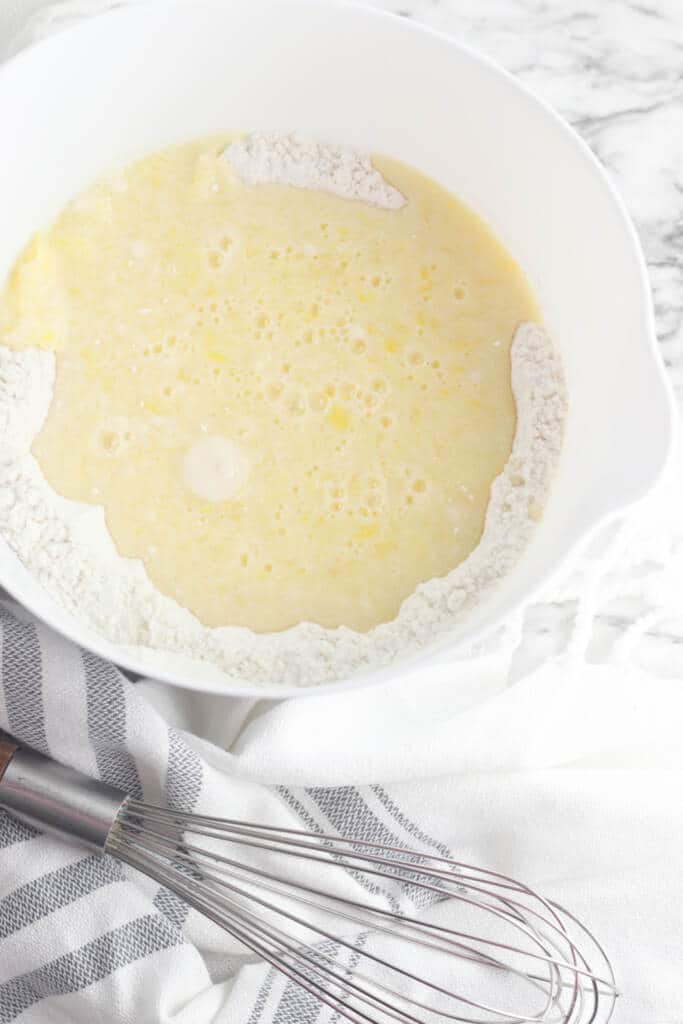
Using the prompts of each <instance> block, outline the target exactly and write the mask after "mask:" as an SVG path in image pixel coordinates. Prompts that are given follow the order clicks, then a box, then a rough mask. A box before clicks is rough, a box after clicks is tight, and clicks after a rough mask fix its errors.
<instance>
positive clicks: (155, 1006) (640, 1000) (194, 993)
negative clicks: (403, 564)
mask: <svg viewBox="0 0 683 1024" xmlns="http://www.w3.org/2000/svg"><path fill="white" fill-rule="evenodd" d="M0 680H1V683H2V685H1V686H0V727H1V728H4V729H6V730H7V731H9V732H11V733H13V734H14V735H15V736H17V737H18V738H20V739H21V740H23V741H24V742H26V743H27V744H30V745H31V746H33V747H35V748H36V749H37V750H40V751H43V752H45V753H49V754H50V755H51V756H52V757H54V758H56V759H58V760H60V761H62V762H64V763H66V764H71V765H73V766H74V767H76V768H78V769H80V770H81V771H84V772H86V773H88V774H89V775H91V776H93V777H95V778H99V779H103V780H104V781H106V782H109V783H112V784H113V785H115V786H118V787H121V788H123V789H125V790H126V791H127V792H129V793H132V794H134V795H135V796H144V797H145V798H146V799H147V800H148V801H150V802H161V803H166V804H168V805H170V806H171V807H174V808H178V809H182V810H186V811H197V812H200V813H206V814H217V815H222V816H225V817H235V818H243V819H246V820H251V821H262V822H264V823H269V824H274V825H279V826H284V827H287V826H289V827H299V828H301V827H304V828H308V829H311V830H314V831H321V830H322V831H330V830H332V829H336V830H338V831H340V832H342V833H345V832H346V833H348V832H353V833H354V834H356V835H359V836H361V837H363V838H364V839H368V840H371V841H372V840H376V841H380V842H387V843H390V844H392V845H410V846H412V847H416V848H418V849H420V850H423V851H426V852H437V853H441V854H444V855H448V853H449V851H451V850H452V851H453V853H454V854H456V855H457V857H458V859H461V860H465V861H467V862H470V863H475V864H479V865H481V866H483V867H488V868H492V869H494V870H499V871H503V872H507V873H509V874H512V875H514V876H516V877H518V878H521V879H523V880H525V881H528V882H529V883H530V884H533V885H534V886H535V887H537V888H539V889H540V890H541V891H543V892H545V893H547V894H549V895H551V896H553V897H555V898H557V899H558V900H559V901H560V902H562V903H564V904H565V905H566V906H569V907H570V908H571V909H572V910H573V911H575V912H576V913H577V914H578V915H580V916H581V917H582V918H584V919H586V920H587V921H588V922H590V924H591V925H592V926H593V928H594V929H595V931H596V933H597V934H598V935H600V937H601V939H603V940H604V943H605V945H606V947H607V948H608V949H609V951H610V953H611V955H612V957H613V960H614V964H615V968H616V970H617V973H618V976H619V977H620V978H621V979H622V980H623V982H624V988H625V994H624V996H623V997H622V999H621V1004H620V1013H621V1017H620V1022H621V1024H655V1022H657V1024H659V1022H660V1021H662V1020H669V1019H670V1020H671V1021H679V1020H680V1019H681V1018H680V1016H678V1017H677V1016H676V1014H677V1013H678V1009H677V1008H678V1006H679V991H680V977H679V975H680V962H681V955H682V954H683V933H682V931H681V928H682V925H681V921H683V890H682V889H681V886H680V870H681V864H682V863H683V804H682V803H681V800H680V792H681V783H682V782H683V754H682V753H681V747H680V740H679V724H680V721H681V719H682V715H683V688H681V687H680V684H678V683H674V682H672V681H670V682H669V683H667V682H666V681H665V680H656V679H654V678H650V679H645V677H644V676H642V675H640V674H634V673H632V672H631V673H630V672H628V671H626V670H619V671H618V672H617V671H614V672H612V671H611V670H609V669H606V668H605V667H599V666H595V667H594V669H593V670H588V669H587V670H586V671H585V673H584V674H582V675H581V677H576V676H574V675H572V674H571V673H570V674H568V673H567V672H565V671H562V670H558V669H556V668H552V667H546V668H545V669H543V670H539V671H537V672H535V673H532V674H531V675H530V676H529V677H528V678H527V679H526V680H524V681H523V682H522V683H520V684H518V685H517V686H516V687H514V688H512V689H504V690H502V691H501V692H499V693H498V694H496V695H495V696H492V697H491V698H490V699H489V700H488V701H484V702H478V703H476V704H473V705H472V706H470V707H467V706H463V705H462V701H461V700H460V701H459V700H458V697H457V696H456V694H455V693H454V685H453V684H454V680H453V669H452V667H448V666H445V667H444V668H443V669H442V670H441V671H440V672H436V673H435V674H434V675H433V677H431V678H430V679H429V680H427V679H421V678H417V677H408V679H407V680H401V681H398V680H397V681H396V682H395V683H394V684H391V685H387V686H384V687H378V688H376V689H372V690H369V689H364V690H360V691H355V692H350V693H344V694H335V695H331V696H318V697H313V698H301V699H299V700H291V701H285V702H280V703H276V702H263V703H262V704H257V705H249V706H247V705H246V703H245V702H244V701H237V700H230V699H229V698H226V699H221V698H217V697H208V696H207V697H202V695H200V694H187V693H184V692H183V691H178V690H176V691H173V690H172V689H171V688H169V687H163V686H161V685H160V684H155V683H152V682H149V681H144V680H141V681H138V682H131V681H130V680H129V679H127V678H126V677H125V676H124V675H123V674H122V673H121V672H120V671H119V670H118V669H117V668H115V667H114V666H112V665H110V664H107V663H106V662H103V661H101V660H100V659H99V658H97V657H95V656H94V655H92V654H90V653H88V652H86V651H83V650H81V649H79V648H78V647H76V646H74V645H73V644H71V643H70V642H68V641H66V640H65V639H63V638H62V637H60V636H58V635H57V634H55V633H53V632H52V631H51V630H50V629H48V628H47V627H46V626H44V625H43V624H41V623H40V622H36V621H34V620H33V619H31V617H30V616H29V615H28V614H27V613H26V612H25V611H23V610H21V609H20V608H18V607H17V606H15V605H12V604H11V603H10V602H8V601H5V603H3V604H0ZM460 681H462V682H463V683H467V679H465V678H463V679H462V680H459V682H460ZM470 682H471V681H470ZM459 689H460V687H459V686H458V687H457V690H459ZM465 690H467V686H465ZM588 709H590V714H587V710H588ZM181 726H184V728H181ZM189 728H192V729H193V730H196V731H198V732H201V733H202V734H203V735H204V736H206V735H207V734H209V733H210V732H211V731H213V734H214V738H217V737H218V734H219V732H220V731H222V733H223V735H224V737H231V739H230V740H229V748H230V749H229V750H226V749H225V747H224V746H221V745H219V744H217V743H214V742H210V741H208V740H206V739H200V738H198V736H197V735H193V733H192V732H190V731H188V730H189ZM276 781H277V782H278V784H277V785H274V784H271V783H274V782H276ZM330 783H334V785H331V784H330ZM358 884H359V882H358V880H357V879H355V878H353V877H351V876H349V877H348V885H349V887H350V888H349V892H350V894H351V895H353V891H354V887H355V886H357V885H358ZM384 895H385V897H386V898H387V900H388V904H387V905H390V904H391V898H392V894H391V893H390V892H385V893H384ZM636 920H637V921H638V928H637V933H638V938H637V941H635V940H634V935H635V932H634V928H635V925H634V922H635V921H636ZM665 947H666V949H668V950H669V951H670V952H669V953H668V954H667V955H664V954H663V953H662V952H661V951H662V950H663V949H664V948H665ZM332 952H333V953H334V955H335V956H336V957H337V962H338V964H339V966H340V967H341V968H343V969H352V968H353V954H352V953H350V952H349V951H348V950H344V949H339V948H338V947H336V948H332ZM481 995H482V996H484V995H485V993H481ZM674 1011H675V1012H674ZM667 1013H669V1017H667V1016H666V1014H667ZM333 1019H334V1018H333V1017H332V1015H331V1013H330V1012H328V1010H327V1009H325V1008H321V1007H320V1006H318V1005H317V1004H316V1002H315V1001H314V999H313V998H312V997H311V996H310V995H308V994H307V993H306V992H304V991H303V990H301V989H299V988H298V987H297V986H296V985H295V984H293V983H292V982H289V981H287V980H286V979H285V978H284V977H281V976H280V975H278V974H276V973H275V972H274V971H273V970H272V969H271V968H269V966H268V965H267V964H264V963H262V962H260V961H259V960H258V958H257V957H255V956H253V955H252V954H250V953H248V952H247V951H245V949H244V948H242V947H240V946H239V944H238V943H236V942H235V941H233V940H231V939H230V938H229V937H228V936H227V935H226V934H224V933H222V932H220V931H219V930H218V929H217V928H216V927H215V926H214V925H212V924H210V923H208V922H206V921H205V920H204V919H203V918H202V917H201V916H200V915H199V914H197V913H196V912H195V911H189V912H188V911H187V909H186V907H185V906H184V905H183V903H182V902H181V901H180V900H179V899H178V898H177V897H175V896H174V895H173V894H171V893H170V892H168V891H167V890H165V889H163V888H160V887H159V886H158V885H156V884H154V883H152V882H150V881H148V880H146V879H144V878H143V877H142V876H140V875H138V874H136V873H135V872H134V871H132V870H130V869H127V868H123V867H121V866H120V865H119V864H117V863H116V862H114V861H113V860H111V859H110V858H108V857H103V856H98V855H96V854H93V853H90V852H87V851H85V850H84V849H82V848H79V847H78V846H76V845H75V844H71V843H69V842H66V841H61V840H59V839H57V838H55V837H51V836H48V835H43V834H39V833H38V832H36V831H35V830H34V829H32V828H29V827H27V826H26V825H24V824H22V823H20V822H18V821H17V820H15V819H13V818H12V817H10V816H9V815H8V814H6V813H4V812H0V1024H5V1022H9V1021H14V1020H17V1021H19V1022H20V1024H22V1022H23V1024H27V1022H31V1024H33V1022H35V1024H53V1022H54V1024H57V1022H64V1021H69V1022H76V1024H80V1022H83V1024H92V1022H94V1021H97V1022H98V1024H109V1022H111V1024H114V1022H130V1024H133V1022H135V1024H147V1022H149V1024H157V1022H161V1024H171V1022H173V1024H218V1022H222V1024H331V1021H332V1020H333Z"/></svg>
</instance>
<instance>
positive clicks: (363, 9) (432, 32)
mask: <svg viewBox="0 0 683 1024" xmlns="http://www.w3.org/2000/svg"><path fill="white" fill-rule="evenodd" d="M248 6H249V11H250V13H251V12H252V11H255V10H258V9H259V8H260V9H261V10H268V9H271V10H272V9H274V8H277V9H278V10H279V11H280V12H281V11H282V10H283V9H285V10H286V9H287V8H289V9H291V10H292V11H297V12H299V13H301V12H305V11H306V10H311V9H318V10H320V9H322V10H330V9H337V10H341V11H351V12H353V13H355V14H357V15H359V16H360V17H364V18H367V19H373V20H375V21H376V22H378V23H383V22H384V23H388V22H391V23H393V24H394V25H396V24H400V25H401V26H402V29H403V30H404V31H407V32H410V33H414V34H415V35H422V36H423V37H428V38H432V39H435V40H438V41H439V42H440V43H442V44H446V45H447V46H448V47H450V48H451V49H452V50H453V51H457V52H459V53H460V54H461V55H463V56H464V57H466V58H467V59H469V60H470V61H472V62H473V63H474V64H477V65H479V66H480V67H483V68H485V69H486V70H487V71H488V72H489V73H491V74H493V75H496V76H497V77H498V78H499V79H501V80H502V81H503V82H504V83H505V84H506V86H507V87H509V88H511V89H514V90H515V91H516V92H517V94H518V95H519V96H520V98H522V99H523V100H524V101H525V102H526V103H527V104H529V105H531V106H533V107H535V108H536V109H537V110H538V109H540V110H541V111H542V112H543V113H544V114H545V116H546V117H547V118H548V119H549V120H551V121H552V122H553V123H554V125H555V127H556V128H557V129H559V130H560V131H561V132H562V133H563V134H564V136H565V137H566V138H567V139H568V140H569V141H570V142H571V144H572V145H573V146H574V147H575V148H576V149H577V150H578V151H579V152H580V153H581V154H582V155H583V157H584V160H585V161H586V164H587V166H589V167H590V169H591V171H592V172H593V174H594V175H595V176H596V177H597V178H598V179H599V181H600V183H601V185H602V186H603V188H604V190H605V191H606V193H607V195H608V197H609V199H610V200H611V202H612V203H613V204H614V206H615V209H616V212H617V214H618V216H619V220H620V222H621V224H622V227H623V228H624V230H625V235H626V238H627V239H628V241H629V242H630V246H631V249H632V255H633V256H634V257H635V260H636V265H637V267H638V271H639V278H640V285H641V290H642V294H643V300H644V313H645V320H646V324H645V327H646V330H645V332H644V333H646V334H647V339H646V340H645V339H644V342H645V345H646V347H647V349H648V351H649V352H650V355H651V356H652V358H653V360H654V363H655V365H656V368H657V375H658V377H659V380H660V384H661V387H662V394H663V397H664V400H665V402H666V406H667V408H666V413H667V416H666V419H667V427H668V429H667V436H666V441H665V443H664V444H663V445H662V449H661V452H660V454H659V460H658V461H656V460H655V459H653V466H652V471H651V474H650V478H649V480H646V481H644V482H643V483H641V485H640V492H639V493H638V492H637V491H636V492H635V493H632V494H631V496H630V497H629V498H626V499H621V500H620V501H619V502H618V504H616V505H615V506H614V507H613V508H611V509H608V510H606V511H605V512H603V513H602V514H601V515H599V516H597V517H596V519H595V520H594V521H593V522H592V523H590V524H588V525H586V526H584V527H583V529H582V530H581V531H580V532H579V533H578V534H577V537H576V538H575V540H574V541H573V543H571V544H569V545H568V546H567V548H566V549H565V550H564V552H563V554H562V555H561V557H560V558H559V559H558V561H557V563H556V564H555V566H554V568H552V569H551V570H550V571H549V572H548V573H547V574H546V575H545V576H544V577H543V578H542V579H541V580H538V581H537V582H536V583H533V584H531V585H529V587H528V588H527V590H526V592H525V593H524V595H523V596H522V597H521V598H520V599H519V600H518V601H517V603H516V606H515V608H514V609H511V610H507V611H502V612H501V615H500V619H499V621H498V622H497V623H496V622H493V623H492V622H490V621H488V622H483V623H480V624H478V625H475V626H473V627H472V629H471V630H469V631H468V632H466V633H465V634H464V635H462V636H455V637H451V638H450V639H449V634H448V633H445V634H443V636H441V637H439V638H438V639H437V640H436V641H435V643H433V644H432V645H430V646H428V647H427V648H425V649H424V650H422V651H416V652H411V653H409V654H407V655H406V656H401V657H399V658H397V659H395V660H393V661H392V662H390V663H388V664H387V665H383V666H380V667H378V668H376V669H368V670H367V671H362V672H356V673H354V674H353V675H351V676H348V677H346V678H344V679H340V680H335V681H333V682H321V683H316V684H312V685H310V686H280V685H272V686H259V685H256V684H247V683H245V682H243V681H241V680H240V679H239V678H238V677H233V676H230V675H229V674H228V673H223V678H222V679H198V680H194V679H192V677H191V676H190V675H189V673H188V672H183V673H182V678H181V673H180V672H179V671H175V670H166V669H163V668H159V667H157V666H152V665H147V666H146V665H145V663H144V662H145V658H144V656H141V657H140V658H137V657H136V656H135V654H133V653H130V652H129V651H128V650H127V649H126V648H125V647H123V646H119V645H117V644H115V643H113V642H112V641H109V640H107V639H106V637H103V636H102V637H99V636H97V635H95V636H94V637H93V638H92V639H91V638H90V637H89V638H88V640H87V642H84V640H83V638H82V637H80V636H77V635H76V633H77V632H78V630H79V627H80V628H86V629H88V632H90V628H89V627H87V626H86V625H85V624H84V623H81V624H79V623H78V622H77V621H76V617H75V616H73V618H74V624H73V627H71V625H69V627H68V628H62V626H59V627H56V626H55V625H54V623H53V622H51V621H50V618H49V616H48V615H47V613H44V612H40V611H36V610H35V609H34V608H33V607H32V602H31V601H30V600H29V601H24V600H19V598H16V597H15V600H17V601H18V602H19V603H20V604H21V605H22V606H23V607H25V608H26V609H27V610H28V611H29V612H30V613H31V614H32V615H34V616H36V618H38V619H39V620H40V621H42V622H43V623H44V624H45V625H47V626H48V627H49V628H51V629H55V630H56V631H57V632H58V633H60V634H61V635H62V636H64V637H65V638H66V639H68V640H69V641H71V642H72V643H75V644H77V645H78V646H79V647H84V648H86V649H87V650H89V651H91V652H92V653H94V654H96V655H97V656H98V657H101V658H103V659H105V660H106V661H109V662H112V663H113V664H115V665H117V666H118V667H119V668H121V669H124V670H125V671H127V672H129V673H131V674H133V675H135V676H138V677H143V678H149V679H151V680H153V681H155V682H161V683H164V684H165V685H169V686H175V687H179V688H181V689H185V690H191V691H196V692H199V693H207V694H212V695H221V696H224V697H240V698H245V697H246V698H251V699H263V700H272V699H281V700H284V699H291V698H298V697H323V696H327V695H333V694H339V693H344V692H349V691H351V690H356V689H365V688H367V687H371V686H378V685H381V684H383V683H390V682H391V681H392V679H394V678H397V677H398V676H399V675H402V676H405V675H409V674H413V673H416V672H418V671H419V670H420V669H424V670H429V668H431V667H433V666H434V665H436V664H438V663H441V664H443V662H444V660H446V659H444V654H445V652H446V651H447V652H448V659H447V660H448V661H453V662H454V663H456V664H457V662H458V660H460V659H462V658H463V657H466V649H467V648H469V647H471V646H472V645H473V644H475V643H477V642H480V641H481V640H482V639H483V638H484V637H485V636H486V635H490V634H491V633H492V632H493V631H494V630H495V629H496V627H500V626H501V625H502V624H503V623H504V622H506V621H508V620H509V619H510V618H511V617H512V616H513V615H515V614H518V613H519V612H520V611H521V610H522V609H523V608H525V607H528V606H529V605H530V604H532V603H533V602H534V601H535V600H536V599H537V598H538V596H539V595H540V594H541V592H544V591H545V590H547V589H548V588H549V587H551V586H552V585H553V584H554V583H555V582H556V581H557V579H559V578H560V577H561V576H563V575H564V574H565V573H566V570H567V566H568V565H569V564H570V563H571V562H572V561H573V560H574V559H575V558H576V556H577V555H578V553H579V552H580V551H581V550H583V549H585V548H586V547H587V546H588V545H589V544H590V542H591V540H592V539H593V538H594V537H595V536H596V534H597V533H599V532H600V531H601V530H602V529H603V528H604V527H605V526H606V525H607V524H609V523H611V522H614V521H615V520H617V519H619V518H620V517H621V516H622V515H623V514H624V513H625V512H626V511H627V510H628V509H630V508H632V507H634V506H635V505H637V504H639V502H640V501H642V499H643V498H644V497H645V496H646V495H647V494H648V493H649V492H650V491H651V490H653V489H654V488H655V487H656V486H657V484H658V483H659V481H660V480H661V478H662V477H663V476H664V474H665V472H666V470H667V467H668V465H669V463H670V462H671V460H672V455H673V451H674V445H675V438H676V433H677V422H678V419H677V412H676V404H675V398H674V392H673V387H672V384H671V381H670V379H669V376H668V374H667V373H666V370H665V367H664V363H663V359H662V356H661V352H660V350H659V348H658V343H657V334H656V326H655V319H654V309H653V303H652V294H651V288H650V280H649V275H648V271H647V265H646V262H645V256H644V253H643V250H642V246H641V244H640V239H639V237H638V234H637V231H636V229H635V226H634V224H633V221H632V219H631V216H630V214H629V212H628V210H627V207H626V203H625V201H624V199H623V198H622V196H621V194H620V193H619V192H618V191H617V189H616V187H615V185H614V184H613V183H612V181H611V179H610V177H609V175H608V173H607V171H606V169H605V167H604V166H603V165H602V164H601V162H600V161H599V160H598V158H597V156H596V155H595V154H594V153H593V151H592V149H591V148H590V146H589V145H588V143H587V142H586V141H585V140H584V139H583V138H582V137H581V136H580V135H579V133H578V132H577V131H576V129H575V128H573V127H572V126H571V125H570V124H569V122H568V121H566V120H565V119H564V118H563V117H562V116H561V115H560V114H559V113H558V112H557V111H556V110H555V109H554V107H552V106H551V104H550V103H549V102H548V101H547V100H544V99H543V98H541V97H539V96H537V95H536V93H535V92H534V91H533V90H532V89H530V88H529V87H528V86H527V85H525V84H524V83H523V82H521V81H520V80H519V79H518V78H517V77H516V76H515V75H514V74H513V73H512V72H510V71H508V70H507V69H506V68H504V67H503V66H502V65H501V64H499V63H498V62H497V61H496V60H494V59H493V58H491V57H489V56H487V55H486V54H484V53H481V52H480V51H479V50H477V49H475V48H474V47H472V46H470V45H469V44H468V43H464V42H462V41H461V40H460V39H459V38H458V37H457V36H455V35H451V34H449V33H448V32H445V31H441V30H439V29H436V28H432V27H431V26H429V25H425V24H423V23H421V22H418V21H415V20H414V19H413V18H407V17H403V16H401V15H398V14H395V13H393V12H391V11H385V10H380V9H378V8H375V7H368V6H366V5H365V4H363V3H360V2H357V0H249V5H248ZM150 7H151V4H150V3H149V2H141V3H133V4H125V3H123V4H117V5H116V6H114V7H111V8H109V9H107V10H104V11H96V12H93V13H89V14H85V15H83V16H82V17H81V18H79V19H78V20H77V21H76V22H69V23H67V24H66V25H64V26H58V27H57V28H56V30H55V31H54V32H53V33H51V34H50V35H48V36H45V37H42V38H40V39H36V40H34V41H32V42H29V43H28V44H27V45H26V46H24V47H23V48H22V49H20V50H19V51H18V52H16V53H14V54H12V55H11V56H10V57H8V58H7V59H6V60H5V61H3V62H2V63H1V64H0V86H1V85H2V82H3V79H4V78H5V76H6V74H7V72H8V71H9V70H11V68H12V67H13V66H14V65H16V64H18V63H20V62H22V61H24V60H28V59H35V53H36V51H39V50H40V49H41V48H43V47H49V46H54V45H57V43H56V40H58V39H59V37H63V36H65V35H68V34H72V33H77V32H78V31H79V29H82V28H83V27H84V26H85V25H87V24H88V23H90V22H92V21H94V20H98V21H101V20H104V19H119V18H131V17H133V18H134V17H136V16H138V15H140V14H143V15H145V14H147V13H148V12H149V10H150ZM167 9H184V10H187V11H198V10H201V9H206V10H211V9H215V10H221V11H225V10H226V8H225V6H224V5H223V4H222V3H221V2H220V0H169V2H168V3H167ZM0 582H2V586H3V587H4V589H5V590H6V591H7V593H9V594H10V596H12V597H14V594H13V591H12V584H11V583H9V584H8V583H6V582H5V581H0ZM50 596H52V595H50ZM54 600H56V599H54ZM197 664H198V666H199V665H201V664H202V663H201V662H199V661H198V662H197ZM147 670H150V671H147ZM233 680H234V682H233ZM427 681H428V680H425V682H427Z"/></svg>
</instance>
